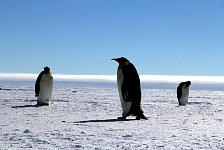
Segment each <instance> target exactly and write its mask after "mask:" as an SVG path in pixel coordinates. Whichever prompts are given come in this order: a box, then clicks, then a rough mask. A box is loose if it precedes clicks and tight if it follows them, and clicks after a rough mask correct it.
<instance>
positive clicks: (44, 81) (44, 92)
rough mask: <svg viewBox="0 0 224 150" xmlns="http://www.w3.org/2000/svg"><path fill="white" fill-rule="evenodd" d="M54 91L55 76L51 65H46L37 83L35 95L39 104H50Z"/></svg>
mask: <svg viewBox="0 0 224 150" xmlns="http://www.w3.org/2000/svg"><path fill="white" fill-rule="evenodd" d="M52 92H53V77H52V75H51V72H50V68H49V67H44V71H42V72H41V73H40V74H39V76H38V77H37V80H36V83H35V94H36V95H35V96H36V97H37V105H40V106H42V105H49V103H50V99H51V97H52Z"/></svg>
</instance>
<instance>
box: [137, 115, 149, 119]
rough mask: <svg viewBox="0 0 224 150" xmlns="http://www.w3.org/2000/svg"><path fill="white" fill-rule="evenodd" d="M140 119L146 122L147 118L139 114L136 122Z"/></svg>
mask: <svg viewBox="0 0 224 150" xmlns="http://www.w3.org/2000/svg"><path fill="white" fill-rule="evenodd" d="M140 119H145V120H148V118H146V117H145V115H144V114H140V115H139V116H137V117H136V120H140Z"/></svg>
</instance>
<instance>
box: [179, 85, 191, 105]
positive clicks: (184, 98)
mask: <svg viewBox="0 0 224 150" xmlns="http://www.w3.org/2000/svg"><path fill="white" fill-rule="evenodd" d="M190 85H191V81H186V82H181V83H180V84H179V85H178V87H177V99H178V102H179V105H180V106H185V105H186V104H187V102H188V96H189V87H190Z"/></svg>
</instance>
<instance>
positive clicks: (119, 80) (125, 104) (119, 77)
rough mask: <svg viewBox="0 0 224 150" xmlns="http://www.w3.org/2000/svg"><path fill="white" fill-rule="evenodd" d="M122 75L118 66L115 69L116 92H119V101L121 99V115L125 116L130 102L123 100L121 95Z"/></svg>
mask: <svg viewBox="0 0 224 150" xmlns="http://www.w3.org/2000/svg"><path fill="white" fill-rule="evenodd" d="M123 80H124V77H123V74H122V69H121V67H120V66H119V67H118V70H117V87H118V92H119V97H120V101H121V107H122V111H123V113H122V117H126V116H127V115H128V113H129V111H130V108H131V105H132V102H125V101H124V99H123V96H122V91H121V90H122V89H121V87H122V83H123Z"/></svg>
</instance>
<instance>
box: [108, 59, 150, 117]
mask: <svg viewBox="0 0 224 150" xmlns="http://www.w3.org/2000/svg"><path fill="white" fill-rule="evenodd" d="M111 60H114V61H117V62H118V63H119V66H118V69H117V87H118V92H119V97H120V102H121V107H122V110H123V113H122V117H118V119H126V117H128V116H130V115H133V116H136V119H137V120H139V119H147V118H146V117H145V116H144V114H143V111H142V108H141V87H140V79H139V75H138V72H137V70H136V68H135V66H134V65H133V64H132V63H131V62H130V61H129V60H128V59H126V58H124V57H121V58H114V59H111Z"/></svg>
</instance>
